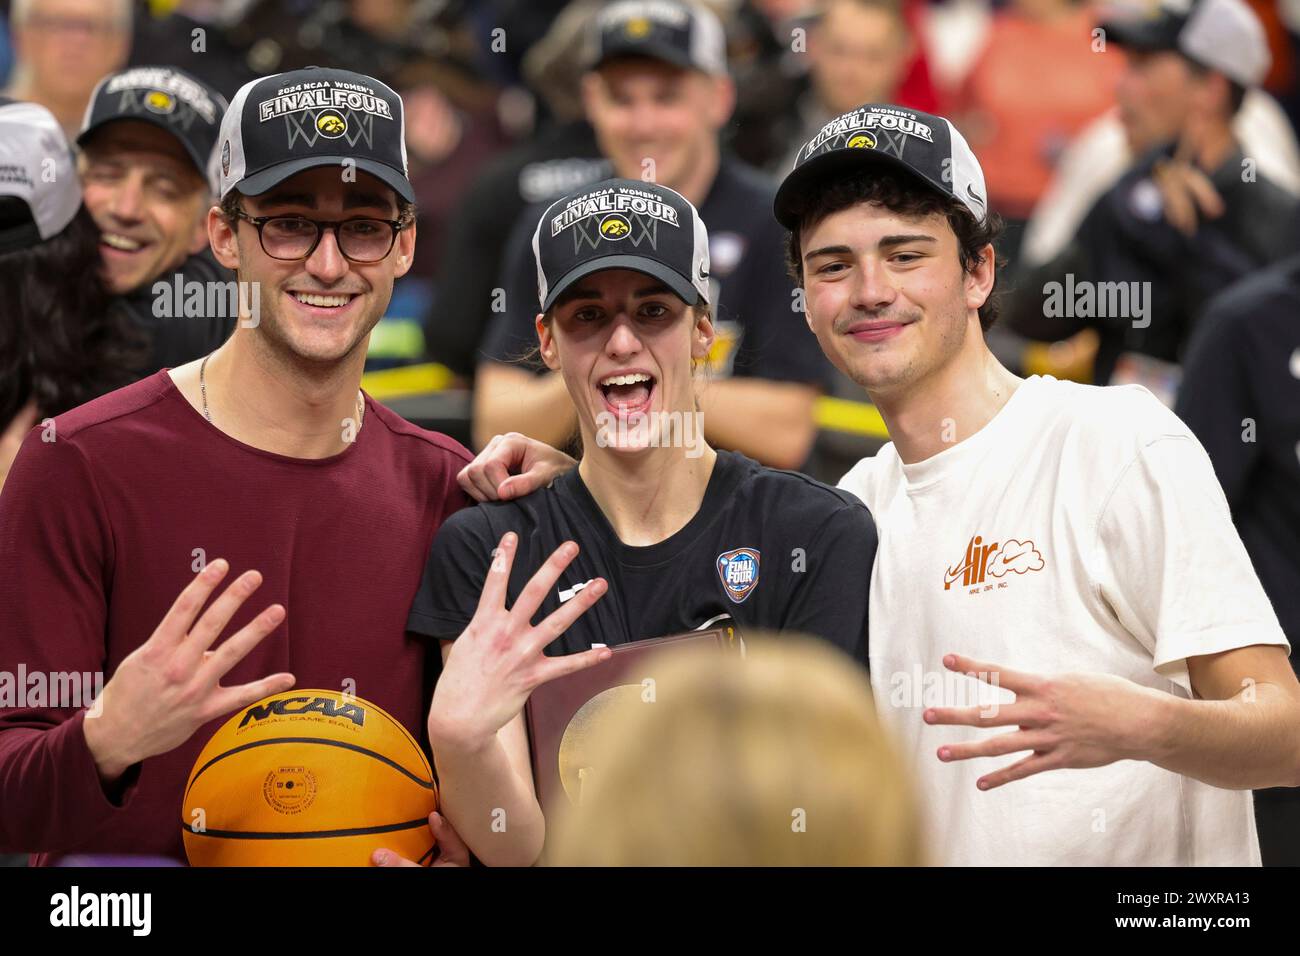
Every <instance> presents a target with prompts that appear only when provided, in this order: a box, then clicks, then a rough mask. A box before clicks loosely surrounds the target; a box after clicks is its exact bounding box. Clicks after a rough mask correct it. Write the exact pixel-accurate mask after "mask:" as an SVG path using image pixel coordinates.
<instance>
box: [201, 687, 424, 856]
mask: <svg viewBox="0 0 1300 956" xmlns="http://www.w3.org/2000/svg"><path fill="white" fill-rule="evenodd" d="M437 797H438V792H437V787H436V785H435V783H434V781H433V772H432V770H431V769H430V767H429V761H428V760H427V759H426V758H425V756H424V752H423V751H422V750H421V749H420V746H419V744H417V743H416V742H415V739H414V738H413V737H412V736H411V735H410V734H409V733H407V731H406V728H405V727H403V726H402V725H401V724H399V723H398V722H397V721H396V720H394V719H393V718H392V717H390V716H389V715H388V714H387V713H386V712H385V711H384V710H382V709H381V708H379V707H377V706H375V705H374V704H372V703H370V702H369V701H367V700H363V699H362V698H360V697H356V696H350V695H344V694H341V693H338V692H337V691H330V690H290V691H285V692H284V693H282V694H275V695H273V696H271V697H267V698H265V699H264V700H260V701H258V702H257V703H255V704H252V705H250V706H249V707H245V708H244V709H242V710H240V711H239V712H238V713H236V714H235V715H234V716H233V717H231V718H230V720H228V721H226V723H225V724H224V725H222V727H221V729H220V730H218V731H217V732H216V733H215V734H213V735H212V739H211V740H209V741H208V744H207V746H206V747H204V748H203V752H202V753H200V754H199V758H198V760H197V761H196V762H195V764H194V769H193V770H192V771H191V772H190V778H189V783H188V785H187V786H186V788H185V799H184V802H183V805H182V807H181V826H182V827H183V828H184V838H185V853H186V856H188V857H189V861H190V863H192V864H193V865H195V866H368V865H369V864H370V854H371V852H372V851H373V850H375V849H376V848H378V847H387V848H389V849H390V850H393V851H395V852H397V853H399V854H401V855H402V856H404V857H406V858H407V859H409V860H418V861H419V862H420V863H422V864H424V865H426V866H427V865H428V864H429V862H430V859H431V856H432V850H433V836H432V834H431V833H430V832H429V823H428V820H429V814H430V813H431V812H432V811H433V810H435V809H436V808H437Z"/></svg>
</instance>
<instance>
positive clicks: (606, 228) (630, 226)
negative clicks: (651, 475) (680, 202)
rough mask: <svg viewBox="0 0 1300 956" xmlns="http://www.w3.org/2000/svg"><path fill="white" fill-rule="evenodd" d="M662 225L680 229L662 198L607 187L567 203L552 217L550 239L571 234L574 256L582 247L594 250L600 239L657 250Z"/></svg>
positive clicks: (671, 209)
mask: <svg viewBox="0 0 1300 956" xmlns="http://www.w3.org/2000/svg"><path fill="white" fill-rule="evenodd" d="M661 222H662V223H665V224H667V225H669V226H672V227H673V228H680V223H679V222H678V218H677V209H676V207H674V206H672V205H669V204H668V203H666V202H664V200H663V198H662V197H661V196H659V195H657V194H655V193H652V192H649V191H647V190H644V189H635V188H633V187H631V186H610V187H608V188H605V189H599V190H596V191H594V192H589V193H583V194H582V195H581V196H579V197H577V198H576V199H572V200H570V201H569V202H568V203H566V204H565V206H564V208H563V209H561V210H560V211H559V213H557V214H556V215H554V216H552V217H551V236H552V237H555V236H558V235H559V234H560V233H562V232H564V231H565V230H566V229H570V230H572V232H573V250H574V252H575V253H576V252H578V251H579V250H580V249H581V248H582V247H583V246H584V245H587V246H590V247H591V248H593V249H595V248H597V246H598V244H599V242H600V240H602V239H605V240H619V239H628V240H630V241H631V243H632V245H634V246H640V245H641V243H643V242H645V243H648V244H649V246H650V248H651V249H658V248H659V237H658V232H657V229H658V226H659V223H661Z"/></svg>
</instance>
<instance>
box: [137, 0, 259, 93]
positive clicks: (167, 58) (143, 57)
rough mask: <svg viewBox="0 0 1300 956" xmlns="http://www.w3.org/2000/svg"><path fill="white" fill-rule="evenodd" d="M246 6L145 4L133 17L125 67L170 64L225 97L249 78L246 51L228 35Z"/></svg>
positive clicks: (207, 1) (222, 0) (181, 1)
mask: <svg viewBox="0 0 1300 956" xmlns="http://www.w3.org/2000/svg"><path fill="white" fill-rule="evenodd" d="M248 6H249V3H247V2H239V0H168V2H166V3H150V4H149V5H148V7H147V8H146V10H144V11H142V12H141V13H140V14H139V15H138V16H136V18H135V34H134V36H133V37H132V39H131V59H130V60H129V65H131V66H147V65H148V64H150V63H172V64H174V65H176V66H178V67H180V68H182V69H183V70H185V72H187V73H189V74H190V75H191V76H194V77H197V78H198V79H200V80H202V81H203V82H204V83H206V84H208V86H211V87H213V88H214V89H216V90H219V91H220V92H221V95H222V96H224V97H226V98H227V99H229V98H230V97H232V96H234V95H235V91H236V90H237V89H239V88H240V87H241V86H243V85H244V84H245V83H247V82H248V81H249V80H251V79H252V78H253V76H254V72H253V69H252V67H250V66H249V64H248V50H247V49H246V48H245V47H243V46H241V45H238V44H236V43H234V42H233V41H232V40H231V38H230V33H229V30H230V28H231V27H232V26H233V25H234V24H236V23H237V22H238V21H239V19H240V18H242V17H243V15H244V14H245V13H247V7H248ZM164 7H167V8H169V9H167V11H166V12H162V9H161V8H164Z"/></svg>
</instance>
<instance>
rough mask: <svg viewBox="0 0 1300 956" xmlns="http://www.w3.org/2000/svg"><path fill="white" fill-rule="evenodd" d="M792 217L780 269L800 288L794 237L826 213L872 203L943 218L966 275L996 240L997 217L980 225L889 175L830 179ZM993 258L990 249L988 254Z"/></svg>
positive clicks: (991, 309)
mask: <svg viewBox="0 0 1300 956" xmlns="http://www.w3.org/2000/svg"><path fill="white" fill-rule="evenodd" d="M797 202H798V205H796V206H795V208H794V214H795V216H796V217H797V218H798V223H799V224H798V226H797V228H795V229H793V230H792V231H791V232H790V235H789V237H788V238H787V239H786V249H785V255H786V268H787V269H789V271H790V277H791V278H792V279H794V281H795V283H796V284H797V285H800V286H802V285H803V281H804V278H803V252H802V248H801V246H800V242H799V236H800V234H801V233H802V232H803V231H804V230H805V229H808V228H811V227H812V226H815V225H816V224H817V223H819V222H821V221H822V220H823V219H825V218H826V217H827V216H829V215H831V214H832V213H837V212H839V211H840V210H842V209H848V208H849V207H850V206H856V205H857V204H858V203H864V202H867V203H875V204H877V205H880V206H884V207H885V208H886V209H888V210H889V211H890V212H892V213H897V214H898V215H900V216H907V217H909V218H920V217H922V216H928V215H931V214H933V213H942V214H944V215H945V216H946V217H947V219H948V225H949V227H950V228H951V229H952V231H953V233H954V234H955V235H956V236H957V254H958V256H959V257H960V259H961V268H962V271H963V272H967V273H969V272H971V271H972V270H974V268H975V267H976V266H977V265H979V264H980V263H981V262H982V261H983V255H982V253H983V249H984V247H985V246H986V245H988V244H989V243H990V242H992V243H996V242H997V239H998V237H999V236H1001V235H1002V229H1003V223H1002V217H1001V216H999V215H998V214H997V213H989V215H988V217H987V218H986V219H985V220H984V221H983V222H980V221H979V220H977V219H976V218H975V216H974V214H973V213H971V211H970V210H969V209H968V208H967V207H966V204H965V203H963V202H961V201H960V200H957V199H952V198H950V197H947V196H943V195H941V194H940V193H938V192H936V191H935V190H933V189H931V188H929V187H927V186H924V185H922V184H921V183H919V182H916V181H915V180H913V179H911V178H910V177H908V178H904V177H902V176H897V175H894V174H892V173H884V174H881V173H877V172H859V173H855V174H853V175H850V176H843V177H840V178H838V179H832V180H830V181H829V182H828V183H827V184H826V186H825V187H823V188H821V189H819V190H816V191H815V192H813V191H810V192H809V193H808V194H806V195H804V196H802V197H800V198H799V200H797ZM994 254H995V257H996V246H995V249H994ZM994 265H995V266H996V267H998V268H1001V267H1003V266H1005V265H1006V261H1005V260H1000V259H996V258H995V261H994ZM979 316H980V328H981V329H983V330H984V331H985V332H987V331H988V330H989V329H990V328H991V327H992V326H993V323H994V322H996V321H997V318H998V289H997V272H996V270H995V272H994V275H993V288H992V289H990V290H989V297H988V298H987V299H985V300H984V304H983V305H982V306H980V309H979Z"/></svg>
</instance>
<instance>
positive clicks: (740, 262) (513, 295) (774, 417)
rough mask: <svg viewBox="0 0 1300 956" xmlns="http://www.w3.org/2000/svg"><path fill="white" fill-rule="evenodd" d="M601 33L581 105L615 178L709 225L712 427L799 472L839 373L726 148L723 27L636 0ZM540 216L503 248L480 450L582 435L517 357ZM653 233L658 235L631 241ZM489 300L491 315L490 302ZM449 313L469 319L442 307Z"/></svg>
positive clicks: (750, 187)
mask: <svg viewBox="0 0 1300 956" xmlns="http://www.w3.org/2000/svg"><path fill="white" fill-rule="evenodd" d="M594 35H595V38H596V44H595V46H596V49H595V54H594V56H593V57H592V59H591V63H592V68H591V70H590V71H589V72H588V73H587V74H586V75H585V76H584V78H583V81H582V83H583V85H582V92H583V102H584V106H585V109H586V113H587V118H588V119H589V120H590V121H591V124H592V126H593V127H594V128H595V130H596V139H597V142H598V144H599V146H600V149H601V152H602V153H603V154H604V155H605V156H606V157H607V158H608V159H609V160H610V162H611V163H612V165H613V167H614V174H615V175H616V176H619V177H624V178H629V179H642V180H653V181H655V182H657V183H660V184H662V185H665V186H668V187H669V188H671V189H675V190H676V191H678V192H680V193H681V194H682V195H684V196H685V197H686V198H687V199H689V200H690V201H691V202H692V203H694V204H695V205H696V206H697V208H698V209H699V210H700V215H701V216H702V217H703V218H704V220H705V221H706V222H708V223H709V224H710V226H711V229H710V239H709V252H710V269H711V273H710V276H709V278H710V282H711V284H712V286H713V289H714V296H713V297H712V301H713V302H714V306H715V315H714V330H715V332H716V334H717V343H716V344H715V347H714V351H713V353H712V354H711V355H710V360H709V361H710V372H711V375H710V378H711V379H712V380H711V381H709V382H708V383H707V384H706V386H705V387H704V389H703V390H702V393H701V396H700V401H701V408H702V410H703V412H704V428H705V433H706V435H707V436H708V438H709V441H710V442H711V443H716V444H717V445H718V446H719V447H723V448H728V449H731V450H734V451H740V452H742V453H744V454H746V455H749V456H750V457H752V458H756V459H757V460H759V461H761V462H763V463H764V464H767V465H772V466H776V467H781V468H797V467H799V466H800V465H801V464H803V462H804V461H805V459H806V458H807V456H808V452H809V449H810V448H811V446H812V441H813V436H814V427H813V402H814V400H815V398H816V396H817V394H818V391H819V390H820V388H821V387H822V385H823V383H824V382H825V380H826V376H827V375H828V372H829V370H828V367H827V366H826V363H825V360H824V359H823V357H822V356H821V355H820V354H819V353H818V350H817V348H816V343H814V342H811V341H809V339H808V337H807V336H806V335H804V334H803V333H802V330H801V329H800V328H799V322H798V313H797V311H795V309H794V308H793V306H794V305H795V300H794V297H793V287H792V286H791V284H790V280H789V278H788V276H786V274H785V270H784V267H783V264H782V253H781V232H780V229H779V228H778V227H777V226H776V224H775V223H773V222H772V221H771V219H770V217H768V216H766V215H765V214H764V211H765V209H766V208H767V207H768V206H769V205H770V202H771V196H772V189H771V187H770V185H769V184H768V182H767V181H766V179H765V178H763V176H762V175H761V174H760V173H758V172H757V171H756V170H753V169H752V168H750V167H748V166H745V165H744V164H742V163H740V162H738V161H737V160H735V159H733V158H730V157H729V156H727V155H725V154H723V152H722V151H721V148H720V146H719V142H718V135H719V131H720V130H721V129H722V127H723V126H724V125H725V124H726V122H727V120H728V119H729V117H730V116H731V111H732V106H733V104H734V102H735V89H734V87H733V85H732V82H731V79H730V78H729V76H728V75H727V62H726V49H725V44H724V37H723V31H722V25H721V23H720V22H719V21H718V19H717V17H716V16H714V15H713V14H712V13H711V12H709V11H708V10H707V9H705V8H703V7H699V6H693V5H688V4H682V3H676V2H669V0H663V2H638V0H631V2H623V3H616V4H613V5H611V6H609V7H607V8H605V9H604V10H603V11H602V12H601V13H600V14H599V15H598V17H597V20H596V23H595V26H594ZM539 214H540V209H534V210H530V211H529V214H527V215H525V216H524V217H523V218H521V219H520V220H519V222H518V223H517V224H516V227H515V232H514V236H513V237H512V240H511V242H510V243H509V245H508V246H507V258H506V261H505V264H504V268H503V272H502V278H501V282H500V287H501V289H502V290H503V293H504V311H503V312H502V314H499V315H496V316H494V318H493V325H492V326H491V327H490V328H489V330H488V333H487V338H486V340H485V342H484V344H483V347H482V348H483V353H484V355H485V356H486V359H487V361H485V362H483V363H482V364H481V365H480V366H479V372H478V379H477V390H476V393H475V406H474V417H475V420H474V435H475V441H476V443H478V444H479V445H483V444H485V443H486V442H487V441H488V440H489V439H490V438H491V437H492V436H493V435H494V434H496V433H499V432H507V431H519V432H523V433H525V434H528V435H531V436H534V437H537V438H540V439H542V440H544V441H547V442H550V443H552V444H556V445H563V444H564V443H566V442H567V441H569V439H570V438H571V437H572V435H573V433H574V428H575V425H576V419H575V417H574V412H573V408H572V404H571V402H570V401H569V398H568V394H567V393H566V391H565V389H564V383H563V382H562V381H561V380H560V377H559V376H558V375H556V374H554V373H550V372H547V371H546V370H545V369H544V368H537V369H530V368H523V367H519V366H517V365H515V364H514V363H515V362H517V361H518V360H519V359H520V358H522V357H523V356H525V355H526V354H527V353H529V352H530V351H531V350H532V348H533V346H534V345H535V344H536V331H535V329H534V325H533V320H534V318H535V316H536V301H537V300H536V297H535V289H536V268H535V266H534V264H533V259H532V250H531V249H530V247H529V243H530V240H531V235H532V232H533V229H534V227H535V226H536V223H537V217H538V215H539ZM644 241H653V239H649V240H647V237H644V236H631V237H629V239H628V242H629V244H633V245H635V244H636V243H638V242H644ZM480 308H482V309H484V310H487V311H492V310H493V309H494V304H493V303H492V302H484V303H482V304H481V306H480ZM441 321H445V322H456V321H459V319H458V317H457V316H454V315H443V316H442V317H441Z"/></svg>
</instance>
